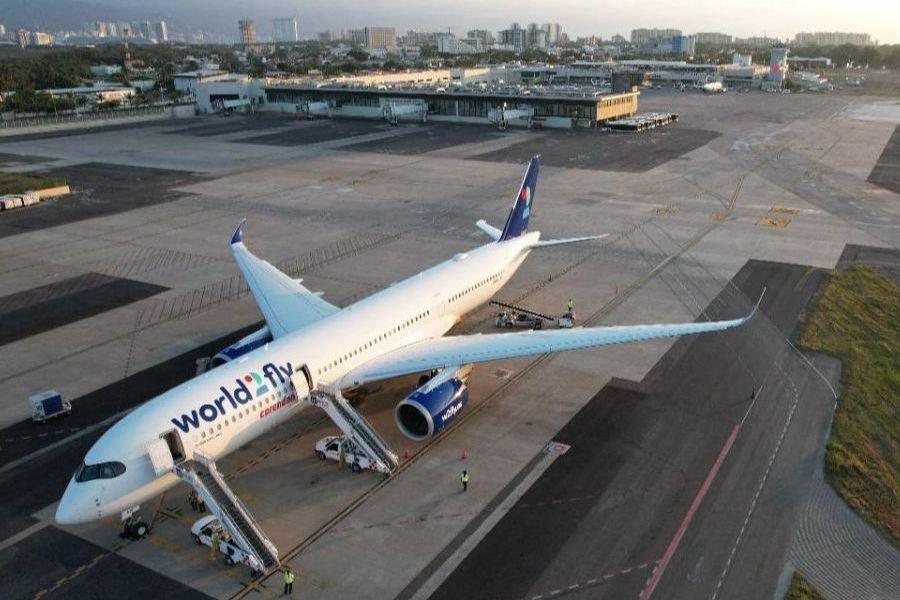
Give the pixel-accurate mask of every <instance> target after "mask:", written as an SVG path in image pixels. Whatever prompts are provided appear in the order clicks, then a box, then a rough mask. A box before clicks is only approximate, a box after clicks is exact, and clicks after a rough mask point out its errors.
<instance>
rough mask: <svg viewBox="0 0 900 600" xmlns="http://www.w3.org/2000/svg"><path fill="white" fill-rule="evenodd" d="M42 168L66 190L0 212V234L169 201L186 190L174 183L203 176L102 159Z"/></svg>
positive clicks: (195, 179) (75, 220)
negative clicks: (64, 193)
mask: <svg viewBox="0 0 900 600" xmlns="http://www.w3.org/2000/svg"><path fill="white" fill-rule="evenodd" d="M135 135H138V134H137V133H136V134H135ZM45 174H46V175H50V176H54V177H62V178H64V179H65V180H66V181H67V182H68V184H69V187H70V188H71V189H72V193H71V194H69V195H67V196H63V197H60V198H54V199H52V200H45V201H44V202H41V203H40V204H37V205H35V206H30V207H27V208H21V209H18V210H11V211H3V212H0V237H6V236H9V235H18V234H21V233H26V232H29V231H37V230H40V229H46V228H48V227H57V226H59V225H66V224H68V223H75V222H77V221H83V220H85V219H93V218H95V217H102V216H109V215H114V214H118V213H121V212H124V211H127V210H133V209H135V208H143V207H145V206H151V205H153V204H158V203H161V202H170V201H172V200H177V199H178V198H183V197H185V196H186V195H187V194H186V193H184V192H179V191H177V190H175V189H174V188H177V187H179V186H182V185H188V184H190V183H193V182H195V181H201V180H203V179H205V177H204V176H201V175H198V174H195V173H190V172H186V171H174V170H169V169H153V168H149V167H131V166H125V165H115V164H107V163H84V164H80V165H73V166H68V167H60V168H57V169H52V170H50V171H47V172H46V173H45ZM135 184H137V185H135Z"/></svg>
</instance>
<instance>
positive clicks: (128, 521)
mask: <svg viewBox="0 0 900 600" xmlns="http://www.w3.org/2000/svg"><path fill="white" fill-rule="evenodd" d="M122 517H123V519H122V533H120V534H119V537H121V538H123V539H129V540H139V539H141V538H142V537H146V535H147V534H148V533H150V525H148V524H147V523H146V522H145V521H144V520H143V519H142V518H141V512H140V507H134V508H132V509H131V510H128V511H124V512H123V513H122Z"/></svg>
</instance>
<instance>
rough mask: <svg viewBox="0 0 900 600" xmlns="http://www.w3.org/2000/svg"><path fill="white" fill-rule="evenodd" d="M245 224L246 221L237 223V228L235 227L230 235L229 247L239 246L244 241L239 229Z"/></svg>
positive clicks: (242, 220)
mask: <svg viewBox="0 0 900 600" xmlns="http://www.w3.org/2000/svg"><path fill="white" fill-rule="evenodd" d="M246 222H247V219H241V222H240V223H238V226H237V227H235V229H234V233H232V234H231V245H232V246H234V245H235V244H240V243H241V242H243V241H244V232H242V231H241V227H243V226H244V223H246Z"/></svg>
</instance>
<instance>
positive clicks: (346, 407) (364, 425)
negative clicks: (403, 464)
mask: <svg viewBox="0 0 900 600" xmlns="http://www.w3.org/2000/svg"><path fill="white" fill-rule="evenodd" d="M309 402H310V403H312V404H314V405H316V406H318V407H319V408H321V409H322V410H324V411H325V412H326V413H327V414H328V416H329V417H331V420H332V421H334V424H335V425H337V426H338V427H339V428H340V429H341V431H343V432H344V435H345V436H346V437H347V438H348V439H349V440H350V441H351V442H353V443H354V444H355V445H356V447H357V448H359V449H360V450H362V451H363V452H365V454H366V456H368V457H369V459H370V460H371V461H372V463H373V464H374V465H375V468H376V470H378V471H379V472H381V473H384V474H385V475H390V474H391V473H393V472H394V471H396V470H397V467H398V466H399V464H400V462H399V460H398V458H397V455H396V454H394V452H393V451H391V448H390V446H388V445H387V442H385V441H384V439H383V438H382V437H381V436H380V435H378V432H377V431H375V429H374V428H373V427H372V426H371V425H370V424H369V422H368V421H366V419H365V418H364V417H363V416H362V415H361V414H359V413H358V412H357V411H356V410H355V409H354V408H353V407H352V406H350V403H349V402H347V400H346V399H345V398H344V397H343V396H342V395H341V391H340V390H325V391H320V390H315V391H313V392H312V393H311V394H310V396H309Z"/></svg>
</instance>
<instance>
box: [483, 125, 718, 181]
mask: <svg viewBox="0 0 900 600" xmlns="http://www.w3.org/2000/svg"><path fill="white" fill-rule="evenodd" d="M720 135H721V134H720V133H718V132H715V131H707V130H704V129H691V128H689V127H684V126H682V125H680V124H677V123H676V124H673V125H669V126H667V127H663V128H661V129H654V130H652V131H647V132H642V133H616V134H602V133H600V132H598V131H597V130H594V129H586V130H581V129H572V130H558V131H554V133H553V135H552V136H544V135H535V136H534V137H533V138H531V139H527V138H526V139H525V140H523V141H521V142H519V143H516V144H513V145H511V146H509V147H507V148H503V149H501V150H496V151H493V152H488V153H485V154H478V155H476V156H470V157H468V158H469V159H470V160H488V161H494V162H507V163H517V164H521V163H525V162H528V159H530V158H531V157H532V156H534V155H536V154H540V155H541V163H543V164H545V165H548V166H551V167H567V168H573V169H594V170H600V171H620V172H625V173H642V172H644V171H649V170H650V169H652V168H654V167H658V166H659V165H662V164H664V163H667V162H669V161H670V160H673V159H676V158H678V157H680V156H683V155H684V154H687V153H688V152H691V151H692V150H696V149H697V148H699V147H701V146H704V145H705V144H707V143H709V141H710V140H713V139H715V138H717V137H719V136H720ZM623 140H624V143H623Z"/></svg>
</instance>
